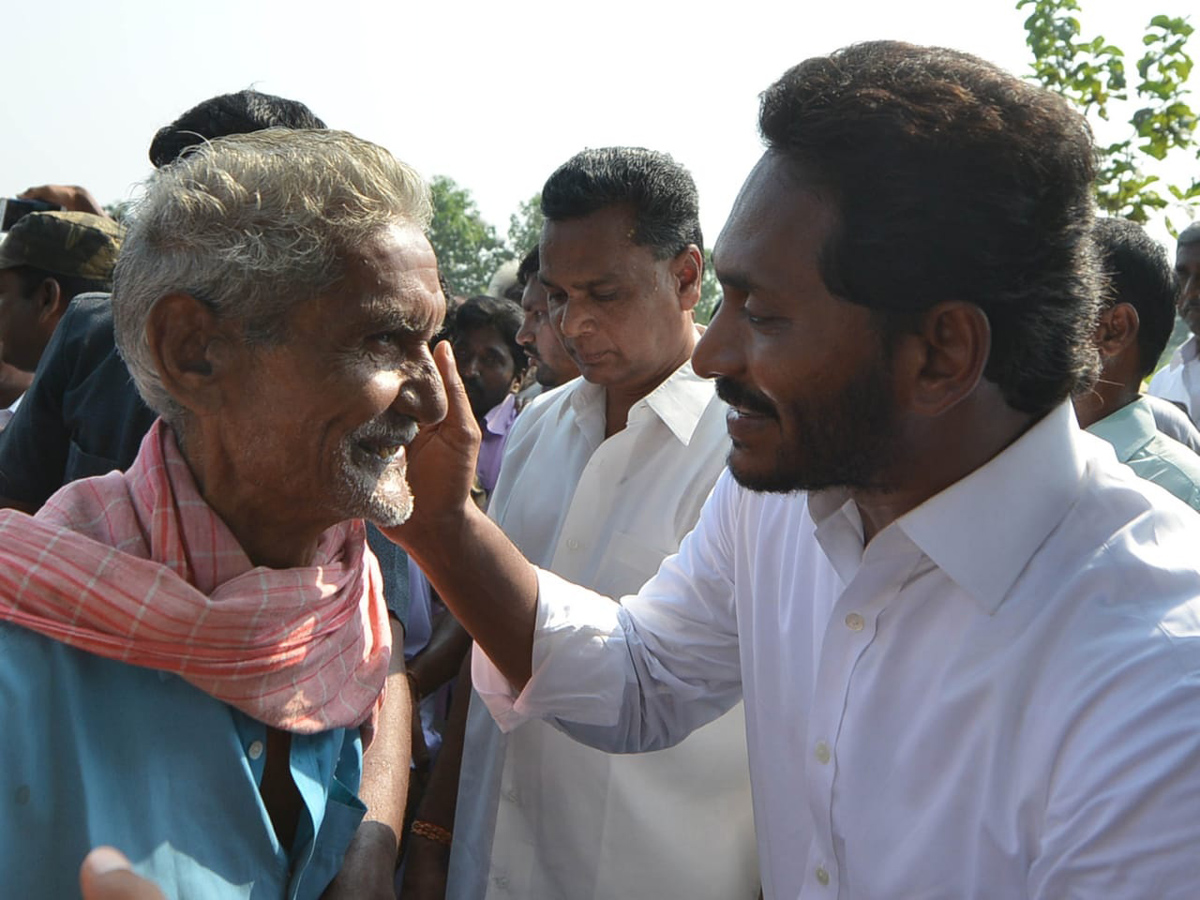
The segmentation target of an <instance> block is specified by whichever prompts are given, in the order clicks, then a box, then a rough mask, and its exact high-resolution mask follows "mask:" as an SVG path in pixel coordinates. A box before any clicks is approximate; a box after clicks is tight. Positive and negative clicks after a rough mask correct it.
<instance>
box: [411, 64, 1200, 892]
mask: <svg viewBox="0 0 1200 900" xmlns="http://www.w3.org/2000/svg"><path fill="white" fill-rule="evenodd" d="M759 121H760V128H761V130H762V133H763V135H764V138H765V139H766V142H767V152H766V153H765V154H764V156H763V158H762V159H761V160H760V162H759V163H758V165H757V166H756V167H755V169H754V170H753V171H752V172H751V174H750V176H749V178H748V180H747V182H746V184H745V186H744V187H743V189H742V192H741V194H740V195H739V198H738V200H737V202H736V203H735V206H734V209H733V211H732V213H731V216H730V219H729V222H728V223H727V224H726V226H725V229H724V231H723V232H722V234H721V237H720V238H719V240H718V241H717V245H716V248H715V250H714V254H713V256H714V262H715V265H716V269H717V275H718V278H719V279H720V280H721V283H722V286H723V288H724V302H723V304H722V305H721V308H720V310H719V312H718V314H717V316H716V317H715V318H714V319H713V321H712V323H711V324H710V326H709V328H708V330H707V331H706V332H705V334H704V337H703V338H702V339H701V341H700V342H699V344H698V345H697V347H696V351H695V354H694V357H693V365H694V367H695V369H696V371H697V372H698V373H700V374H702V375H708V376H711V377H715V378H717V390H718V394H719V395H720V396H722V397H723V398H724V399H726V400H727V401H728V402H729V403H730V405H731V412H730V415H729V420H728V427H729V431H730V437H731V439H732V451H731V453H730V455H729V472H728V473H727V474H725V475H723V476H722V477H721V479H720V480H719V481H718V483H717V486H716V487H715V488H714V491H713V494H712V496H711V497H710V498H709V500H708V502H707V503H706V504H705V507H704V509H703V511H702V513H701V517H700V521H699V523H698V525H697V527H696V529H695V531H693V533H692V534H691V535H689V536H688V537H687V538H686V539H685V540H684V542H683V544H682V545H681V548H680V553H679V554H678V555H677V556H674V557H671V558H669V559H668V560H666V561H665V562H664V563H663V565H662V567H661V568H660V570H659V572H658V574H657V575H656V576H655V577H654V578H653V579H652V580H651V581H650V582H649V583H648V584H647V585H645V586H643V588H642V589H641V591H640V592H639V593H638V595H637V596H635V597H626V598H624V599H623V601H622V603H621V604H620V605H614V604H612V603H610V602H608V601H607V600H605V599H604V598H602V597H599V596H597V595H595V594H593V593H591V592H589V591H586V590H584V589H583V588H580V587H576V586H572V585H569V584H568V583H566V582H565V581H563V580H562V579H560V578H558V577H556V576H555V575H553V574H551V573H548V572H544V571H540V570H537V569H535V568H533V567H532V566H530V565H528V563H526V562H525V561H524V560H523V559H522V558H521V556H520V554H519V553H518V552H516V551H515V550H514V549H513V548H512V547H511V546H509V545H508V544H507V543H506V542H505V540H504V538H503V535H502V534H501V533H500V532H499V531H498V530H497V529H496V528H495V527H494V525H492V524H491V523H490V522H488V521H487V520H486V519H485V518H483V517H482V516H479V515H477V514H475V513H474V512H473V511H472V510H471V509H470V507H469V505H468V504H467V503H466V502H465V500H464V497H465V495H466V492H467V485H468V484H469V478H470V460H471V453H470V447H471V435H470V427H469V426H470V418H469V413H464V412H463V409H464V403H463V400H462V395H461V391H460V389H459V388H458V387H457V384H456V383H455V381H454V377H453V370H452V367H451V366H450V365H449V359H448V355H447V354H446V353H445V351H444V350H442V351H441V352H440V353H439V354H438V360H439V366H440V368H441V370H442V372H443V377H445V378H446V379H447V382H448V384H449V386H450V388H451V391H452V395H453V397H454V399H453V401H452V404H451V408H452V411H451V413H450V416H449V418H448V420H447V422H446V423H444V424H443V425H441V426H440V427H438V428H437V429H435V430H433V431H431V432H429V433H427V434H426V435H424V437H423V438H422V441H421V446H420V447H419V448H416V449H415V451H414V453H413V454H412V455H411V457H410V467H409V474H410V477H411V478H412V479H413V481H414V489H415V491H416V496H417V507H418V509H421V510H422V512H421V514H420V519H419V521H418V522H417V523H414V525H413V526H411V527H410V526H405V527H404V528H402V529H398V530H397V531H396V533H395V536H396V537H397V538H398V539H400V540H403V541H404V542H405V543H406V544H407V545H408V547H409V548H410V550H411V552H412V553H413V554H414V555H416V556H417V558H418V560H419V561H420V563H421V565H422V567H423V568H424V569H425V570H426V571H427V572H429V573H430V575H431V578H432V579H433V581H434V583H435V584H436V585H437V586H438V588H439V589H440V590H441V593H442V596H443V597H444V598H446V600H447V602H448V603H449V604H450V605H451V606H452V608H453V609H454V610H455V612H456V613H457V614H458V615H459V617H460V619H461V620H462V621H463V623H464V625H465V626H466V627H467V629H468V630H469V631H471V632H472V633H473V634H474V635H475V637H476V639H477V640H478V641H479V642H480V645H481V646H482V647H483V649H484V650H485V651H486V652H487V654H488V656H489V657H490V659H491V661H492V663H493V664H494V665H493V666H482V665H481V666H479V667H477V669H476V672H475V677H476V686H477V688H478V689H479V691H480V693H481V695H482V696H484V697H485V699H486V700H487V701H488V703H489V706H490V707H491V709H492V711H493V714H494V715H496V716H497V719H498V721H499V722H500V724H501V727H504V728H513V727H515V726H516V725H517V724H519V722H520V721H522V720H523V719H524V718H525V717H529V716H535V717H541V718H545V717H553V718H554V719H555V721H556V722H557V723H559V724H560V725H561V726H562V727H563V728H565V729H567V730H569V731H570V732H571V733H572V734H573V735H575V736H577V737H578V738H580V739H582V740H586V741H588V742H589V743H591V744H593V745H595V746H602V747H606V748H609V749H613V750H621V751H637V750H645V749H651V748H657V747H662V746H667V745H670V744H671V743H673V742H675V741H677V740H679V739H680V738H681V737H682V736H683V735H685V734H687V733H688V732H689V731H691V730H692V729H694V728H695V727H697V726H699V725H700V724H701V723H702V722H705V721H708V720H710V719H711V718H712V717H714V716H716V715H718V714H720V712H721V711H723V710H724V709H727V708H728V707H729V706H730V704H732V703H733V702H735V701H736V700H737V699H738V698H739V697H741V698H744V700H745V707H746V722H747V735H748V743H749V750H750V766H751V775H752V780H753V786H754V806H755V823H756V826H757V834H758V842H759V858H760V863H761V865H762V872H763V887H764V893H765V895H766V897H768V898H776V897H783V898H795V897H803V898H815V897H824V896H829V897H839V898H843V900H845V898H859V897H863V898H865V897H938V898H940V897H946V898H950V897H997V898H1000V897H1003V898H1012V897H1031V898H1046V900H1049V898H1059V897H1081V898H1082V897H1105V898H1110V900H1111V898H1135V897H1139V898H1140V897H1147V896H1153V897H1169V898H1178V900H1183V898H1191V897H1194V896H1195V893H1196V883H1197V876H1198V875H1200V863H1198V862H1197V857H1196V851H1195V848H1196V846H1197V842H1198V841H1200V817H1197V816H1196V814H1195V810H1196V809H1198V808H1200V599H1198V598H1200V569H1198V568H1197V565H1196V562H1195V558H1196V554H1195V547H1196V546H1197V542H1198V541H1200V525H1198V524H1197V520H1196V517H1195V515H1194V513H1193V512H1192V511H1190V510H1188V509H1187V508H1186V507H1185V506H1183V505H1182V504H1180V503H1179V502H1178V501H1177V500H1175V499H1174V498H1172V497H1170V496H1169V495H1167V494H1166V493H1165V492H1163V491H1161V490H1159V489H1157V488H1155V487H1154V486H1153V485H1149V484H1146V483H1145V482H1143V481H1141V480H1139V479H1137V478H1136V477H1135V476H1133V475H1132V473H1130V472H1129V471H1128V470H1127V469H1125V468H1123V467H1120V466H1119V465H1118V464H1117V463H1116V460H1115V458H1114V457H1113V454H1112V451H1111V449H1110V448H1109V447H1108V446H1107V445H1105V444H1103V443H1102V442H1100V441H1098V439H1094V438H1092V437H1090V436H1088V435H1086V434H1084V433H1083V432H1081V431H1080V430H1079V428H1078V425H1077V424H1076V422H1075V419H1074V413H1073V411H1072V409H1071V406H1070V403H1069V397H1070V395H1071V394H1072V392H1073V391H1075V390H1077V389H1079V388H1080V387H1081V386H1082V385H1085V384H1086V383H1087V382H1088V381H1089V379H1091V378H1093V377H1094V376H1095V373H1096V369H1097V362H1098V361H1097V356H1096V350H1095V346H1094V343H1093V330H1094V328H1095V322H1096V314H1097V305H1098V304H1097V298H1098V296H1099V291H1098V274H1099V273H1098V272H1097V269H1096V263H1095V260H1094V258H1093V256H1092V254H1091V252H1090V249H1089V247H1088V232H1089V229H1090V227H1091V221H1092V213H1091V206H1092V201H1091V196H1090V189H1091V182H1092V178H1093V167H1092V144H1091V137H1090V134H1089V132H1088V129H1087V126H1086V125H1085V123H1084V122H1083V120H1082V118H1081V117H1079V116H1078V114H1076V113H1075V112H1073V111H1071V110H1070V109H1068V107H1067V106H1066V104H1065V102H1064V101H1063V100H1062V99H1061V98H1059V97H1057V96H1055V95H1052V94H1050V93H1048V92H1045V91H1043V90H1041V89H1038V88H1035V87H1033V86H1031V85H1029V84H1027V83H1025V82H1023V81H1021V80H1020V79H1018V78H1016V77H1014V76H1011V75H1009V74H1007V73H1005V72H1003V71H1001V70H999V69H997V68H995V67H994V66H992V65H990V64H988V63H985V62H983V61H981V60H978V59H975V58H974V57H970V56H967V55H965V54H960V53H956V52H954V51H949V50H942V49H935V48H921V47H913V46H910V45H906V44H898V43H892V42H869V43H864V44H857V45H854V46H851V47H848V48H845V49H843V50H841V51H838V52H836V53H834V54H831V55H830V56H828V57H820V58H815V59H811V60H808V61H806V62H804V63H801V64H800V65H799V66H796V67H795V68H793V69H792V70H790V71H788V72H787V73H785V74H784V76H783V77H782V78H781V79H780V80H779V81H778V82H776V83H775V84H774V85H773V86H772V87H770V88H769V89H768V90H767V91H766V92H765V93H764V94H763V98H762V109H761V113H760V120H759ZM981 235H986V239H981V237H980V236H981ZM451 479H452V481H451Z"/></svg>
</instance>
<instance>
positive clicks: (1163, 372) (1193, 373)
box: [1147, 334, 1200, 424]
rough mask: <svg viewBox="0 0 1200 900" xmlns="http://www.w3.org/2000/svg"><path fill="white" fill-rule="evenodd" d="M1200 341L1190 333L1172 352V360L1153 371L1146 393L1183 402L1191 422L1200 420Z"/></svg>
mask: <svg viewBox="0 0 1200 900" xmlns="http://www.w3.org/2000/svg"><path fill="white" fill-rule="evenodd" d="M1197 354H1200V341H1198V340H1197V338H1196V335H1194V334H1193V335H1192V336H1191V337H1189V338H1188V339H1187V340H1186V341H1184V342H1183V344H1181V345H1180V347H1179V349H1178V350H1176V351H1175V352H1174V353H1173V354H1171V361H1170V362H1169V363H1167V364H1166V365H1165V366H1163V367H1162V368H1161V369H1159V370H1158V371H1157V372H1155V373H1154V377H1153V378H1151V379H1150V387H1149V388H1148V389H1147V390H1148V393H1151V394H1153V395H1154V396H1155V397H1162V398H1163V399H1164V400H1170V401H1171V402H1172V403H1182V404H1183V407H1184V409H1186V410H1187V414H1188V416H1189V417H1190V418H1191V420H1192V422H1193V423H1197V424H1200V421H1198V420H1200V358H1197Z"/></svg>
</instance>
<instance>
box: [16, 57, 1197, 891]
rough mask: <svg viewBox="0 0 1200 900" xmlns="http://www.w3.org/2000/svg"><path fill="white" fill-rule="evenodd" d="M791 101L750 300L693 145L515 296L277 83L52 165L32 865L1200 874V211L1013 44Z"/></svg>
mask: <svg viewBox="0 0 1200 900" xmlns="http://www.w3.org/2000/svg"><path fill="white" fill-rule="evenodd" d="M760 102H761V107H760V117H759V125H760V130H761V134H762V137H763V140H764V143H765V148H766V149H765V152H764V154H763V156H762V158H761V160H760V161H759V162H758V164H757V165H756V166H755V168H754V169H753V171H751V172H750V173H749V175H748V177H747V179H746V182H745V184H744V186H743V188H742V191H741V193H740V194H739V196H738V199H737V201H736V203H735V205H734V208H733V210H732V212H731V213H730V216H729V219H728V221H727V223H726V224H725V226H724V228H723V230H722V232H721V234H720V236H719V238H718V239H717V241H716V243H715V246H714V247H713V252H712V260H713V265H714V267H715V269H716V275H717V278H718V280H719V282H720V284H721V286H722V292H723V296H722V300H721V302H720V304H719V306H718V308H717V311H716V313H715V314H714V316H713V318H712V320H711V322H710V323H708V324H707V326H705V325H702V324H700V323H698V322H697V320H696V316H695V310H696V308H697V304H698V302H699V300H700V285H701V278H702V275H703V272H704V266H705V254H704V248H705V244H704V236H703V234H702V232H701V228H700V220H699V197H698V194H697V190H696V186H695V184H694V182H693V179H692V177H691V175H690V174H689V173H688V172H687V170H686V169H685V168H684V167H682V166H681V165H679V164H678V163H677V162H676V161H675V160H674V159H672V158H671V157H670V156H669V155H667V154H665V153H662V152H658V151H655V150H648V149H643V148H633V147H608V148H594V149H584V150H581V151H580V152H579V153H577V154H576V155H575V156H573V157H571V158H570V159H569V160H567V161H565V162H564V163H563V164H562V165H561V166H559V167H558V168H557V169H556V170H555V171H554V172H552V173H551V174H550V175H549V177H548V179H547V180H546V182H545V184H544V185H543V186H542V187H541V204H542V212H543V214H544V217H545V225H544V227H543V230H542V233H541V238H540V242H539V244H538V245H537V246H534V247H529V248H526V250H527V253H526V255H525V257H524V258H523V259H522V260H521V261H520V263H519V266H517V267H516V268H515V270H514V271H511V272H508V271H504V272H500V273H497V276H496V277H495V278H493V279H492V282H491V284H489V285H486V286H485V285H480V286H479V290H480V293H479V294H477V295H474V296H469V297H455V296H448V295H447V293H448V292H447V291H446V290H445V285H444V283H443V282H442V280H441V278H440V276H439V273H438V264H437V259H436V256H435V254H434V251H433V249H432V247H431V246H430V244H429V242H428V240H427V238H426V234H425V233H426V229H427V227H428V224H429V221H430V216H431V214H432V210H431V205H430V198H429V191H428V188H427V186H426V184H425V182H424V181H423V179H422V178H421V176H420V175H419V174H418V173H417V172H416V171H414V170H413V169H412V168H411V167H409V166H408V165H406V164H405V163H403V162H401V161H399V160H397V159H396V158H395V157H393V156H392V154H391V153H389V152H388V151H387V150H386V149H384V148H382V147H379V146H376V145H374V144H371V143H368V142H366V141H363V140H361V139H359V138H357V137H355V136H353V135H351V134H348V133H346V132H342V131H337V130H333V129H330V128H327V127H326V125H325V123H324V122H323V121H321V120H320V119H319V118H317V117H316V116H315V115H314V114H313V113H312V112H311V111H310V110H308V109H307V107H305V106H304V105H303V104H302V103H299V102H297V101H294V100H287V99H284V98H279V97H273V96H270V95H265V94H261V93H258V92H255V91H243V92H240V93H238V94H230V95H222V96H219V97H214V98H212V99H209V100H205V101H203V102H202V103H200V104H199V105H197V106H195V107H193V108H191V109H189V110H188V111H187V112H185V113H183V114H182V115H181V116H180V117H179V118H178V119H177V120H176V121H174V122H172V123H170V124H168V125H166V126H164V127H163V128H162V129H160V130H159V131H158V132H157V134H156V135H155V136H154V138H153V141H152V144H151V148H150V158H151V161H152V162H153V164H154V166H155V168H156V171H155V172H154V173H153V174H152V175H151V176H150V178H149V179H148V180H147V182H146V186H145V192H144V195H143V196H142V197H141V199H140V200H139V201H138V202H137V204H136V206H135V207H134V208H133V209H132V210H131V211H130V213H129V215H128V217H127V219H126V220H125V221H123V222H122V223H117V222H114V221H113V220H112V219H110V218H109V217H108V216H107V215H106V214H105V212H104V210H103V209H101V208H100V206H99V204H97V202H96V200H95V198H94V197H92V195H91V194H90V193H89V192H88V191H87V190H85V189H84V188H81V187H77V186H64V185H43V186H40V187H35V188H30V189H28V190H26V191H24V192H23V193H21V195H20V196H19V197H17V198H14V200H21V201H28V203H27V204H26V207H27V209H23V214H22V215H20V217H19V218H15V220H13V221H12V223H11V225H9V226H8V230H7V232H6V233H5V235H4V237H3V241H2V242H0V408H2V409H3V411H0V506H3V507H5V509H4V510H3V511H0V702H2V703H3V713H4V716H5V721H7V722H8V723H9V725H10V727H9V729H8V731H7V733H6V734H7V737H6V740H5V741H4V742H3V743H2V744H0V752H3V753H4V754H5V759H4V765H3V766H0V771H2V772H3V774H2V775H0V783H2V787H3V789H2V790H0V797H3V798H4V799H5V801H6V802H5V804H4V805H3V806H2V807H0V809H2V810H3V813H2V815H3V819H2V824H3V826H4V828H3V831H4V834H5V841H4V842H3V845H2V846H0V886H2V890H0V893H3V895H4V896H21V897H47V898H51V897H52V898H59V897H62V898H67V897H77V896H79V892H80V890H81V889H82V892H83V895H84V897H85V898H86V900H116V898H125V900H158V898H160V897H163V896H165V897H170V898H184V900H186V898H194V900H211V898H226V897H228V898H235V897H237V898H251V900H267V898H284V897H286V898H297V900H309V898H311V900H317V898H325V900H338V898H384V897H388V898H394V897H397V896H398V897H401V898H408V900H429V898H455V900H481V898H488V900H501V898H504V897H517V898H536V900H556V898H565V900H573V898H589V900H627V898H655V900H660V898H674V897H679V898H684V897H686V898H689V900H704V898H711V900H730V898H746V900H754V898H801V897H803V898H817V897H824V896H829V897H839V898H843V900H845V898H869V897H895V898H910V897H911V898H916V897H930V898H940V897H945V898H960V897H998V898H999V897H1002V898H1009V897H1013V898H1015V897H1028V898H1044V900H1050V898H1061V897H1080V898H1086V897H1105V898H1134V897H1150V896H1152V897H1161V898H1185V897H1186V898H1190V897H1192V896H1194V894H1195V893H1196V888H1195V887H1194V884H1195V883H1196V881H1197V880H1198V878H1200V862H1198V861H1197V856H1196V853H1195V846H1196V843H1197V839H1198V838H1200V817H1198V816H1197V815H1196V810H1197V809H1200V559H1198V557H1197V552H1196V548H1197V546H1200V544H1198V543H1197V541H1198V539H1200V518H1198V517H1197V511H1200V431H1198V430H1197V427H1196V422H1197V420H1200V354H1198V351H1197V348H1198V347H1200V344H1198V343H1197V341H1198V340H1200V223H1197V224H1195V225H1192V226H1191V227H1189V228H1188V229H1186V230H1185V231H1184V232H1183V233H1182V234H1181V235H1180V236H1179V239H1178V245H1177V247H1176V248H1175V259H1174V263H1173V264H1172V261H1171V259H1170V257H1169V255H1168V252H1167V250H1166V249H1165V248H1163V247H1162V246H1160V245H1159V244H1158V243H1157V242H1155V241H1154V240H1153V239H1151V238H1150V237H1149V236H1148V235H1147V234H1146V233H1145V231H1144V230H1143V229H1142V228H1141V227H1140V226H1138V225H1136V224H1134V223H1132V222H1129V221H1126V220H1123V219H1114V218H1106V217H1102V216H1099V215H1097V213H1096V212H1095V210H1094V203H1093V200H1092V182H1093V179H1094V170H1093V150H1092V137H1091V134H1090V132H1089V130H1088V128H1087V125H1086V123H1085V122H1084V120H1083V119H1082V118H1081V116H1080V115H1079V114H1078V113H1076V112H1074V111H1072V110H1071V109H1070V108H1068V106H1067V105H1066V104H1065V102H1064V101H1063V100H1062V99H1061V98H1059V97H1057V96H1055V95H1052V94H1050V93H1048V92H1046V91H1044V90H1042V89H1040V88H1037V87H1034V86H1031V85H1030V84H1028V83H1025V82H1023V81H1021V80H1020V79H1018V78H1016V77H1014V76H1012V75H1010V74H1008V73H1005V72H1003V71H1002V70H1000V69H998V68H996V67H994V66H992V65H990V64H988V63H985V62H982V61H980V60H978V59H976V58H974V57H971V56H969V55H966V54H962V53H958V52H954V51H950V50H944V49H938V48H925V47H917V46H912V45H907V44H900V43H894V42H872V43H866V44H859V45H854V46H851V47H847V48H844V49H842V50H839V51H837V52H835V53H832V54H830V55H828V56H824V57H818V58H814V59H810V60H807V61H805V62H802V63H800V64H799V65H797V66H795V67H794V68H792V69H790V70H789V71H788V72H786V73H785V74H784V75H783V76H782V77H781V78H780V79H779V80H778V81H777V82H775V83H774V84H773V85H771V86H770V87H768V88H767V90H766V91H765V92H764V93H763V95H762V97H761V100H760ZM19 206H20V204H14V208H17V207H19ZM1177 313H1178V315H1179V316H1180V317H1181V318H1182V319H1183V321H1184V322H1185V323H1186V324H1187V325H1188V327H1189V328H1190V329H1191V331H1192V335H1191V336H1190V337H1189V338H1188V340H1187V341H1186V342H1185V343H1184V344H1183V346H1182V347H1180V348H1179V349H1178V350H1177V351H1176V352H1175V353H1174V354H1173V356H1172V357H1171V358H1170V360H1169V361H1168V362H1166V364H1165V365H1163V366H1162V367H1161V368H1159V364H1160V362H1161V360H1160V357H1162V356H1163V354H1164V351H1165V348H1166V347H1167V344H1168V341H1169V338H1170V335H1171V333H1172V329H1173V328H1174V325H1175V321H1176V314H1177ZM1155 372H1157V374H1153V373H1155ZM1152 374H1153V378H1152V380H1150V383H1149V388H1148V390H1147V389H1146V388H1145V384H1146V381H1147V379H1150V378H1151V375H1152ZM94 848H99V849H94ZM112 848H116V849H115V850H114V849H112ZM89 851H92V852H91V853H90V855H89ZM118 851H119V852H118ZM85 856H86V858H87V861H86V863H84V859H85ZM81 863H82V864H83V867H82V869H81V868H80V866H81Z"/></svg>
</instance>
